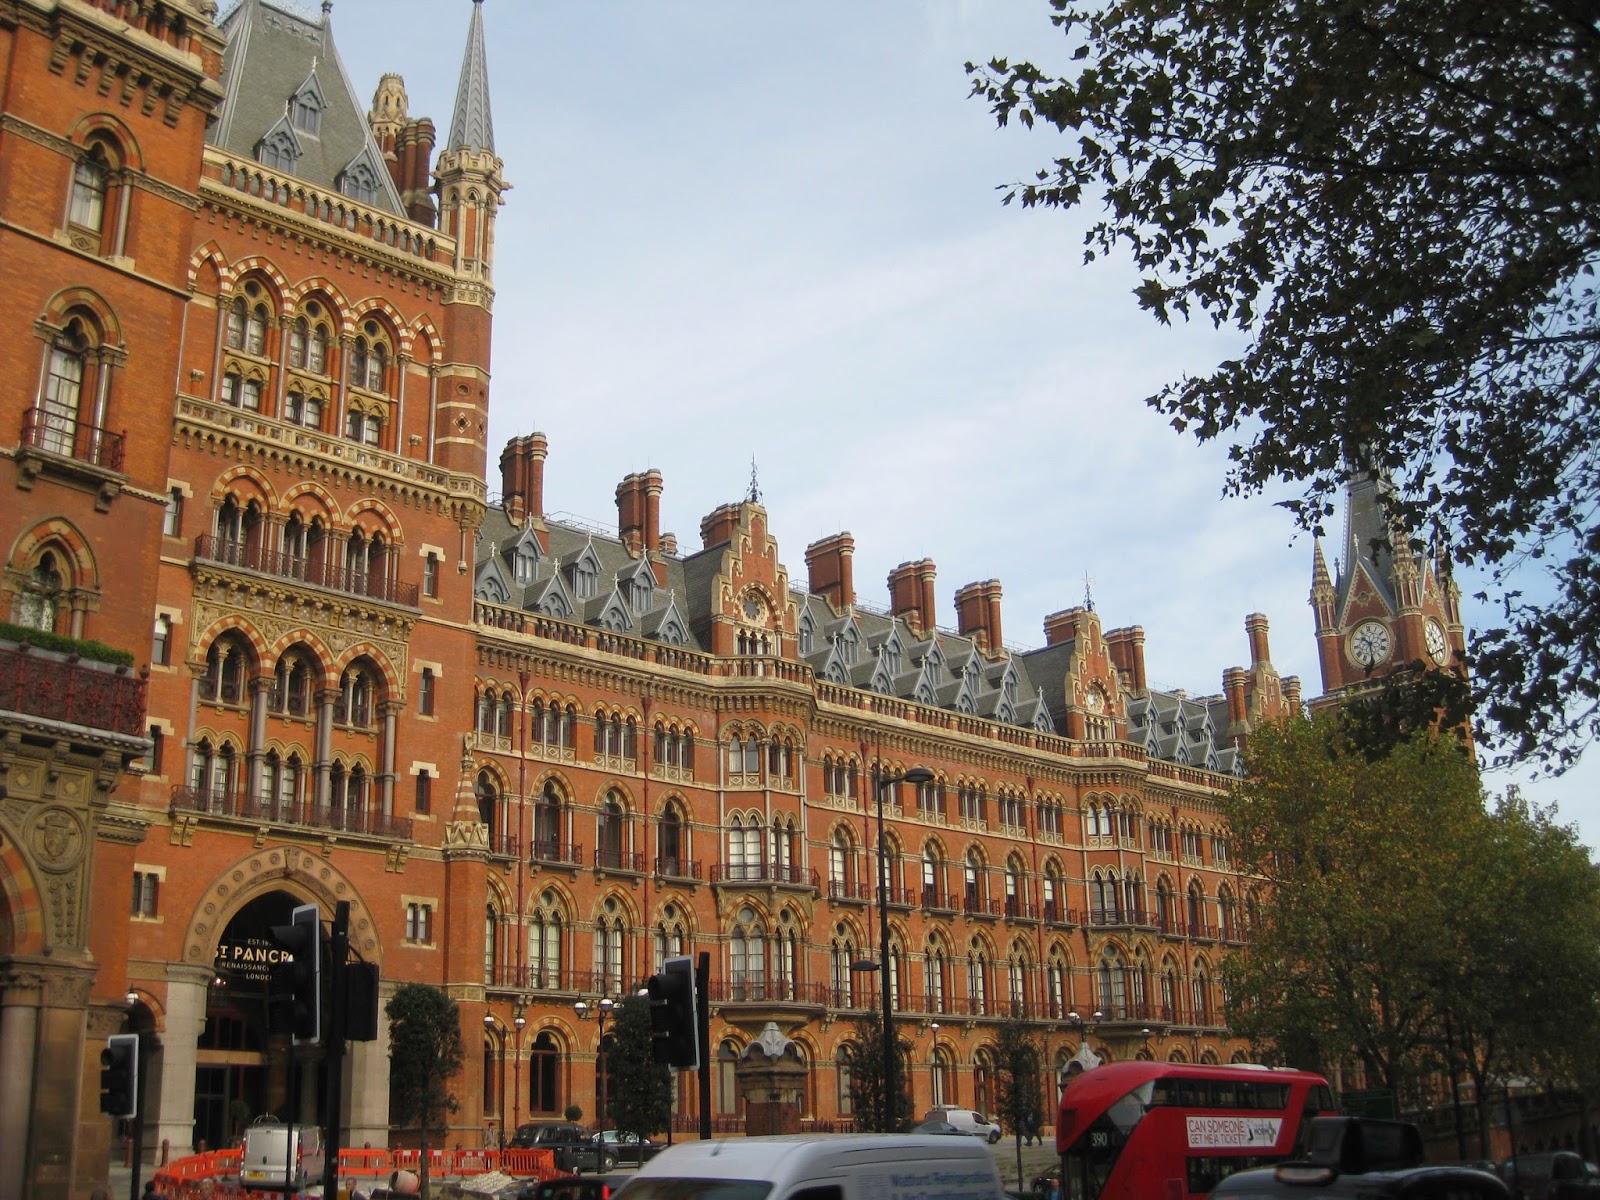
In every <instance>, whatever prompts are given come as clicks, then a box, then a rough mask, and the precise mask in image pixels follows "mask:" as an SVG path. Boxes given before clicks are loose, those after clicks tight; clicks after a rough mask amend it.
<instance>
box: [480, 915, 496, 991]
mask: <svg viewBox="0 0 1600 1200" xmlns="http://www.w3.org/2000/svg"><path fill="white" fill-rule="evenodd" d="M499 974H500V914H499V913H497V912H495V910H494V905H492V904H490V905H487V906H486V907H485V908H484V912H483V982H484V983H486V984H488V985H490V986H491V987H492V986H494V985H495V984H496V983H499V982H500V980H499Z"/></svg>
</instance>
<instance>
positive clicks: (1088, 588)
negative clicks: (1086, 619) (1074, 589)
mask: <svg viewBox="0 0 1600 1200" xmlns="http://www.w3.org/2000/svg"><path fill="white" fill-rule="evenodd" d="M1083 606H1084V607H1085V608H1086V609H1088V610H1089V611H1090V612H1093V611H1094V576H1093V575H1091V574H1089V572H1087V571H1085V572H1084V573H1083Z"/></svg>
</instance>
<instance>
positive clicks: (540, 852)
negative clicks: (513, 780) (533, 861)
mask: <svg viewBox="0 0 1600 1200" xmlns="http://www.w3.org/2000/svg"><path fill="white" fill-rule="evenodd" d="M564 831H565V823H564V821H563V813H562V809H561V793H560V792H559V791H558V790H557V789H556V785H555V784H554V783H553V782H551V783H546V784H545V785H544V790H543V791H542V792H540V793H539V800H538V803H536V804H535V805H534V806H533V856H534V857H535V858H538V859H543V860H544V861H546V862H559V861H560V860H561V847H562V841H563V838H562V834H563V833H564Z"/></svg>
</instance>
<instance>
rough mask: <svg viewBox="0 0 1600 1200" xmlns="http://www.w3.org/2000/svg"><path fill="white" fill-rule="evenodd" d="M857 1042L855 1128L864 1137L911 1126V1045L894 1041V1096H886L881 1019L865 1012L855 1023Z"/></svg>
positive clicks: (852, 1081) (853, 1074)
mask: <svg viewBox="0 0 1600 1200" xmlns="http://www.w3.org/2000/svg"><path fill="white" fill-rule="evenodd" d="M855 1030H856V1040H855V1042H854V1045H853V1055H854V1057H853V1058H852V1060H851V1064H850V1104H851V1107H852V1109H853V1110H854V1112H855V1119H856V1128H857V1129H858V1130H861V1131H862V1132H865V1133H896V1132H899V1131H901V1130H904V1129H905V1128H907V1127H908V1126H909V1125H910V1123H911V1116H912V1113H911V1044H910V1043H909V1042H907V1041H906V1040H905V1039H904V1038H902V1037H898V1036H897V1037H896V1038H895V1051H896V1054H897V1060H896V1064H895V1096H894V1103H893V1104H892V1105H891V1104H890V1103H889V1100H888V1098H887V1096H886V1088H885V1080H884V1057H883V1017H882V1014H880V1013H879V1012H878V1011H877V1010H876V1009H868V1010H867V1011H866V1012H865V1013H864V1014H862V1015H861V1016H859V1017H857V1018H856V1020H855Z"/></svg>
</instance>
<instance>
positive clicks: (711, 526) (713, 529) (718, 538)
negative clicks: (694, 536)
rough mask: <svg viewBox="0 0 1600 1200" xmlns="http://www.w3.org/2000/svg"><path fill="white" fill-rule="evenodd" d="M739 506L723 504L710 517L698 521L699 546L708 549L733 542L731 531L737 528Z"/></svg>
mask: <svg viewBox="0 0 1600 1200" xmlns="http://www.w3.org/2000/svg"><path fill="white" fill-rule="evenodd" d="M741 507H742V505H740V504H724V505H722V506H721V507H719V508H718V509H716V511H714V512H713V513H712V514H711V515H710V516H708V517H704V518H702V519H701V521H700V544H701V545H702V546H703V547H705V548H707V549H709V548H710V547H712V546H720V545H722V544H723V543H724V542H731V541H733V531H734V530H735V529H737V528H739V509H740V508H741Z"/></svg>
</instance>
